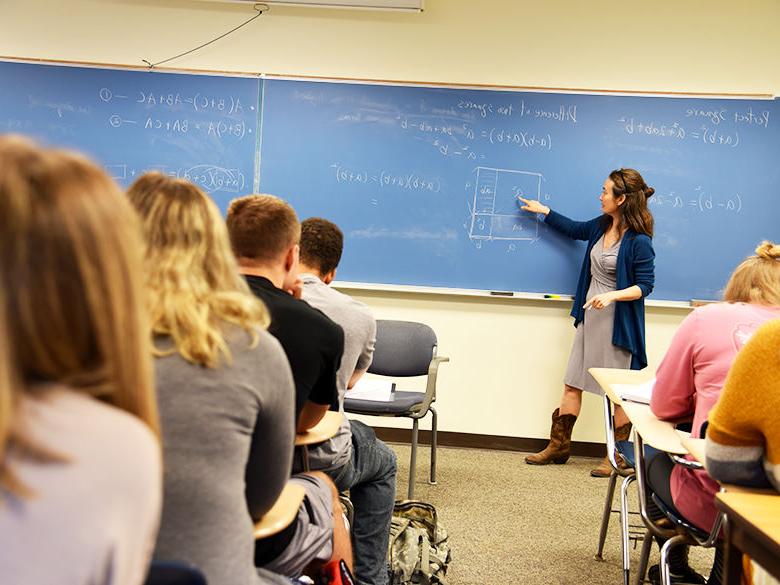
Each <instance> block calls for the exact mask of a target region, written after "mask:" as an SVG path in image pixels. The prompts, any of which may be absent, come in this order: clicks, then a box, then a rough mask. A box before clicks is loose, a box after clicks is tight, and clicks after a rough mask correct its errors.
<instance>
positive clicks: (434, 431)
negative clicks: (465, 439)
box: [428, 406, 439, 485]
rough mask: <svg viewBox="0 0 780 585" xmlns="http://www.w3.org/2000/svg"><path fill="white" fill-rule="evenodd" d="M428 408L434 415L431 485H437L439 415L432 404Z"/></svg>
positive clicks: (432, 422) (432, 425) (432, 423)
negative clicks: (437, 430)
mask: <svg viewBox="0 0 780 585" xmlns="http://www.w3.org/2000/svg"><path fill="white" fill-rule="evenodd" d="M428 410H430V411H431V414H432V415H433V420H432V421H431V476H430V481H429V482H428V483H430V484H431V485H436V447H437V445H438V439H437V437H436V429H437V426H438V420H437V419H438V418H439V415H438V414H436V409H435V408H433V406H431V407H430V408H429V409H428Z"/></svg>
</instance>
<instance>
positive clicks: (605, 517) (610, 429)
mask: <svg viewBox="0 0 780 585" xmlns="http://www.w3.org/2000/svg"><path fill="white" fill-rule="evenodd" d="M588 372H589V373H590V374H591V376H593V378H594V379H595V380H596V382H598V383H599V385H600V386H601V389H602V390H604V396H603V398H602V400H603V407H604V410H603V412H604V433H605V435H606V443H607V459H608V460H609V464H610V467H612V471H611V473H610V475H609V483H608V485H607V495H606V498H605V500H604V511H603V512H602V515H601V527H600V529H599V544H598V550H597V552H596V559H597V560H600V561H603V560H604V556H603V553H604V544H605V542H606V539H607V530H608V529H609V520H610V516H611V514H613V513H618V514H619V515H620V540H621V545H622V551H623V583H624V585H628V583H629V581H630V574H629V572H630V568H631V559H630V541H631V540H634V541H638V540H640V539H642V540H643V543H642V551H643V555H642V558H645V555H644V553H645V549H646V552H647V554H648V555H649V552H650V546H651V544H652V540H651V539H649V538H648V533H647V530H643V531H641V532H640V531H638V530H637V528H639V527H638V526H634V525H632V524H630V522H629V517H630V515H631V513H632V512H631V511H630V510H629V507H628V488H629V486H630V485H631V483H632V482H633V481H634V479H635V475H634V470H633V469H622V468H621V466H620V465H619V464H618V461H617V459H616V458H615V451H616V450H617V451H618V452H619V453H620V455H621V456H622V457H623V459H625V460H626V461H627V462H628V463H629V465H631V466H632V467H633V464H634V461H633V459H634V457H633V452H632V446H631V443H630V442H628V441H618V442H617V443H616V442H615V421H614V418H613V416H614V412H613V406H624V405H623V401H622V400H621V398H620V396H619V395H618V394H617V393H616V392H614V391H613V389H612V384H641V383H643V382H646V381H647V380H649V379H651V378H652V377H653V374H652V373H650V372H646V371H644V370H641V371H640V370H621V369H616V368H590V369H589V370H588ZM618 477H622V478H623V481H622V483H621V487H620V508H619V509H613V508H612V505H613V501H614V499H615V487H616V485H617V479H618ZM634 514H636V513H634ZM645 568H646V567H645ZM640 570H641V571H642V574H643V575H644V569H643V568H641V567H640Z"/></svg>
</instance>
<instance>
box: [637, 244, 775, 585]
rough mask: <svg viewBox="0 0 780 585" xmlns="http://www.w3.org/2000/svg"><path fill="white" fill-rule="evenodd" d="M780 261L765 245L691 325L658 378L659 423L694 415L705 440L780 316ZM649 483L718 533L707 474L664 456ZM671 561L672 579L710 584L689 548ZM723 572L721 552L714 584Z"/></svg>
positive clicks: (652, 466)
mask: <svg viewBox="0 0 780 585" xmlns="http://www.w3.org/2000/svg"><path fill="white" fill-rule="evenodd" d="M779 258H780V246H777V245H774V244H772V243H771V242H763V243H762V244H761V245H759V246H758V247H757V248H756V252H755V255H753V256H750V257H748V258H746V259H745V260H744V261H743V262H742V263H741V264H740V265H739V266H738V267H737V268H736V270H735V271H734V273H733V274H732V275H731V278H730V279H729V282H728V284H727V285H726V288H725V290H724V292H723V300H724V301H725V302H723V303H714V304H711V305H706V306H703V307H699V308H697V309H694V310H693V312H691V314H690V315H688V316H687V317H686V318H685V320H684V321H683V322H682V324H681V325H680V328H679V329H678V330H677V332H676V333H675V335H674V337H673V339H672V343H671V345H670V346H669V349H668V350H667V352H666V355H665V356H664V359H663V361H662V362H661V365H660V366H659V367H658V370H657V371H656V383H655V387H654V389H653V396H652V399H651V401H650V408H651V410H652V411H653V413H654V414H655V415H656V416H657V417H658V418H660V419H661V420H679V419H682V418H685V417H690V416H691V415H692V416H693V425H692V429H691V435H692V436H694V437H699V436H701V429H702V425H703V424H704V422H705V421H706V420H707V415H708V414H709V413H710V410H711V409H712V407H713V406H714V405H715V403H716V402H717V400H718V397H719V396H720V392H721V389H722V388H723V384H724V383H725V381H726V375H727V374H728V371H729V368H730V367H731V365H732V363H733V361H734V358H735V357H736V356H737V354H738V352H739V351H740V350H741V348H742V346H743V345H744V344H745V343H746V342H747V340H748V339H749V338H750V336H751V335H753V333H754V332H755V331H756V330H757V329H758V328H759V327H761V325H763V324H764V323H766V322H767V321H770V320H772V319H777V318H778V317H780V260H778V259H779ZM647 481H648V484H649V486H650V488H651V490H652V491H653V492H654V493H655V494H656V495H657V496H658V497H659V498H661V500H663V502H664V503H665V504H666V505H667V506H668V507H670V508H672V509H673V510H677V513H678V514H679V515H680V516H682V517H684V518H686V519H687V520H688V521H690V522H691V523H692V524H694V525H696V526H698V527H699V528H701V529H702V530H704V531H706V532H709V531H710V530H711V528H712V524H713V522H714V521H715V518H716V516H717V514H718V512H717V509H716V508H715V494H716V493H717V492H718V489H719V486H718V484H717V483H716V482H715V481H714V480H713V479H712V478H711V477H710V476H709V475H708V474H707V473H706V472H705V471H692V470H690V469H685V468H684V467H681V466H679V465H674V463H673V462H672V460H671V459H669V457H667V456H666V454H665V453H661V454H659V455H657V456H655V457H653V458H652V459H650V460H649V461H648V465H647ZM670 561H671V571H672V577H673V579H674V577H675V576H677V577H679V579H680V580H681V581H683V582H686V583H691V582H697V581H696V579H697V578H698V579H700V581H701V582H703V579H701V577H700V576H697V575H695V574H693V572H692V569H690V567H688V564H687V554H686V547H675V548H674V549H673V558H671V559H670ZM720 571H721V551H720V549H718V550H717V551H716V562H715V564H714V566H713V571H712V572H711V576H710V580H709V583H711V584H713V583H718V582H720ZM654 573H655V572H654ZM651 577H652V574H651Z"/></svg>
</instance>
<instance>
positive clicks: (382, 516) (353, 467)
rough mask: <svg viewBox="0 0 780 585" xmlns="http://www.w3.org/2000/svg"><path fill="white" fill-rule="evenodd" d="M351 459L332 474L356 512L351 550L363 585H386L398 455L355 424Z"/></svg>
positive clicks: (360, 424)
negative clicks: (345, 491)
mask: <svg viewBox="0 0 780 585" xmlns="http://www.w3.org/2000/svg"><path fill="white" fill-rule="evenodd" d="M350 426H351V427H352V458H351V459H350V461H349V463H347V464H346V465H344V467H342V468H341V469H336V470H335V471H332V472H330V476H331V478H332V479H333V482H334V483H335V484H336V487H337V488H338V490H339V491H344V490H349V497H350V499H351V500H352V505H353V506H354V508H355V518H354V520H353V526H352V550H353V552H354V555H355V576H356V577H357V579H358V581H359V582H360V583H361V585H387V544H388V541H389V539H390V519H391V518H392V516H393V505H394V504H395V474H396V469H397V467H396V461H395V453H394V452H393V451H392V450H391V449H390V447H388V446H387V445H385V444H384V443H383V442H382V441H380V440H379V439H377V438H376V433H374V429H372V428H371V427H369V426H366V425H364V424H363V423H361V422H359V421H355V420H351V421H350Z"/></svg>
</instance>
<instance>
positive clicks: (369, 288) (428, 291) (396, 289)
mask: <svg viewBox="0 0 780 585" xmlns="http://www.w3.org/2000/svg"><path fill="white" fill-rule="evenodd" d="M333 287H334V288H336V289H339V290H345V291H348V290H353V291H361V292H368V293H371V292H377V293H401V294H415V295H439V296H456V297H479V298H483V299H499V300H501V301H516V300H519V301H541V302H544V303H565V304H566V305H569V304H570V303H571V301H572V297H571V295H569V294H554V295H553V294H550V293H534V292H522V291H501V292H502V293H508V292H511V293H512V294H511V295H510V294H498V295H497V294H495V292H496V291H493V290H480V289H471V288H448V287H436V286H413V285H407V284H380V283H368V282H348V281H340V280H336V281H334V282H333ZM545 297H547V298H545ZM645 304H646V305H647V306H649V307H662V308H667V309H691V307H692V306H694V305H692V302H691V301H665V300H654V299H647V300H646V301H645Z"/></svg>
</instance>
